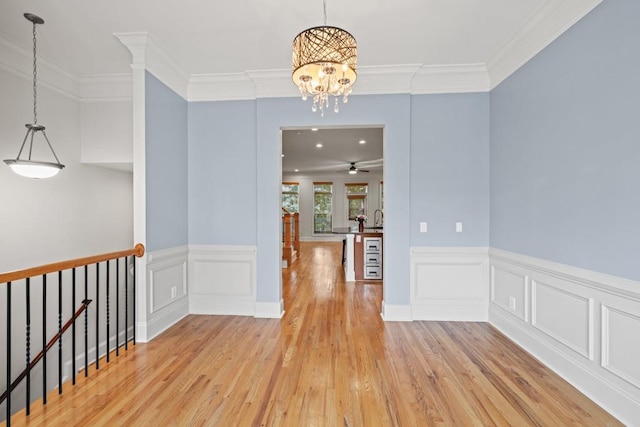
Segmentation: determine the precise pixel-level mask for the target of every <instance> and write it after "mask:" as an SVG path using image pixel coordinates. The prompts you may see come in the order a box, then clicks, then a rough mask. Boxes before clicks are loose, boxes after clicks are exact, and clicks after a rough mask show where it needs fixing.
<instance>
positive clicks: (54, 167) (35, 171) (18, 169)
mask: <svg viewBox="0 0 640 427" xmlns="http://www.w3.org/2000/svg"><path fill="white" fill-rule="evenodd" d="M24 17H25V18H26V19H27V20H28V21H30V22H31V23H32V24H33V124H26V125H25V126H26V128H27V134H26V135H25V137H24V140H23V141H22V145H21V146H20V151H18V156H17V157H16V158H15V159H7V160H5V161H4V162H5V163H6V164H7V165H8V166H9V167H10V168H11V170H13V171H14V172H15V173H17V174H18V175H22V176H25V177H27V178H51V177H52V176H55V175H57V174H58V172H60V171H61V170H62V168H64V165H63V164H62V163H60V160H58V156H56V152H55V151H53V146H52V145H51V142H49V138H47V134H46V132H45V127H44V126H42V125H39V124H38V86H37V83H38V69H37V64H36V58H37V55H36V54H37V47H36V25H37V24H44V20H43V19H42V18H40V17H39V16H36V15H33V14H31V13H25V14H24ZM39 132H41V133H42V136H43V137H44V140H45V141H46V142H47V145H48V146H49V149H50V150H51V153H52V154H53V157H54V158H55V159H56V161H55V163H54V162H48V161H41V160H33V159H32V158H31V154H32V153H33V140H34V138H35V136H36V134H38V133H39ZM27 140H28V141H29V147H28V148H29V150H28V157H27V158H26V159H21V158H20V156H21V155H22V153H23V151H25V145H26V144H27Z"/></svg>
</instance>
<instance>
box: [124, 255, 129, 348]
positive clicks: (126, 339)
mask: <svg viewBox="0 0 640 427" xmlns="http://www.w3.org/2000/svg"><path fill="white" fill-rule="evenodd" d="M128 263H129V258H127V257H124V349H125V350H129V264H128Z"/></svg>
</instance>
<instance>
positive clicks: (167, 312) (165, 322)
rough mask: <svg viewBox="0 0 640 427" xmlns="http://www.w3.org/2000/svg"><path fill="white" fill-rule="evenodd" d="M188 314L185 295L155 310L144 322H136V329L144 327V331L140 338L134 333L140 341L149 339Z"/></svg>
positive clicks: (187, 303)
mask: <svg viewBox="0 0 640 427" xmlns="http://www.w3.org/2000/svg"><path fill="white" fill-rule="evenodd" d="M188 315H189V300H188V298H187V297H182V298H180V299H178V300H176V301H175V302H173V303H172V304H171V305H170V306H167V307H165V308H163V309H162V310H161V311H158V312H156V313H155V316H153V318H151V319H150V320H149V321H147V322H146V323H144V324H143V323H138V330H142V329H144V331H145V333H144V335H141V338H140V339H138V336H137V335H136V339H138V341H140V342H148V341H151V340H152V339H154V338H155V337H157V336H158V335H160V334H161V333H163V332H164V331H166V330H167V329H169V328H170V327H171V326H173V325H175V324H176V323H178V322H179V321H180V320H182V319H184V318H185V317H187V316H188ZM142 338H144V339H142Z"/></svg>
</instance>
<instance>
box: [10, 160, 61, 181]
mask: <svg viewBox="0 0 640 427" xmlns="http://www.w3.org/2000/svg"><path fill="white" fill-rule="evenodd" d="M4 162H5V163H6V164H7V165H9V167H10V168H11V170H12V171H14V172H15V173H17V174H18V175H20V176H24V177H26V178H35V179H39V178H51V177H53V176H56V175H58V172H60V171H61V170H62V168H63V167H64V166H62V165H60V164H59V163H49V162H36V161H28V160H5V161H4ZM60 166H62V167H60Z"/></svg>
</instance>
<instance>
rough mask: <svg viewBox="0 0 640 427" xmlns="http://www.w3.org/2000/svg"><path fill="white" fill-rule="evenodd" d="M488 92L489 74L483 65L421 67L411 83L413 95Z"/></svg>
mask: <svg viewBox="0 0 640 427" xmlns="http://www.w3.org/2000/svg"><path fill="white" fill-rule="evenodd" d="M488 91H489V73H488V72H487V67H486V66H485V65H484V64H466V65H428V66H423V67H421V68H420V70H418V72H417V73H416V75H415V76H414V77H413V80H412V81H411V93H412V94H414V95H421V94H434V93H469V92H488Z"/></svg>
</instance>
